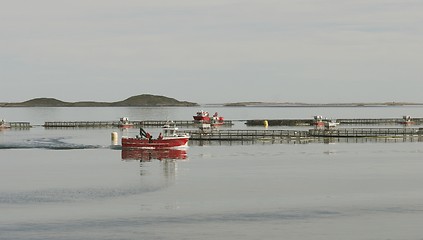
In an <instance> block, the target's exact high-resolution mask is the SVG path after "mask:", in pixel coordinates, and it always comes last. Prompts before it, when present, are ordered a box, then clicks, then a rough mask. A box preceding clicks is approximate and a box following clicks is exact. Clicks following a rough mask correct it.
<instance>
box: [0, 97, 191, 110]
mask: <svg viewBox="0 0 423 240" xmlns="http://www.w3.org/2000/svg"><path fill="white" fill-rule="evenodd" d="M197 105H198V104H197V103H193V102H187V101H178V100H176V99H174V98H169V97H164V96H158V95H150V94H142V95H138V96H133V97H130V98H127V99H125V100H123V101H118V102H94V101H80V102H64V101H61V100H58V99H55V98H35V99H31V100H28V101H25V102H20V103H2V104H0V107H136V106H140V107H145V106H151V107H162V106H197Z"/></svg>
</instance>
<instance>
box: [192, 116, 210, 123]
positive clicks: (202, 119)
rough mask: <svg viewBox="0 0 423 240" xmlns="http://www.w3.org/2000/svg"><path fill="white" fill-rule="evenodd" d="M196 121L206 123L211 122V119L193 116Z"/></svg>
mask: <svg viewBox="0 0 423 240" xmlns="http://www.w3.org/2000/svg"><path fill="white" fill-rule="evenodd" d="M193 117H194V120H195V121H204V122H210V117H205V116H193Z"/></svg>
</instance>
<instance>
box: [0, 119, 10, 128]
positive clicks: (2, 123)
mask: <svg viewBox="0 0 423 240" xmlns="http://www.w3.org/2000/svg"><path fill="white" fill-rule="evenodd" d="M5 128H10V123H7V122H5V121H4V120H3V119H2V120H1V121H0V129H5Z"/></svg>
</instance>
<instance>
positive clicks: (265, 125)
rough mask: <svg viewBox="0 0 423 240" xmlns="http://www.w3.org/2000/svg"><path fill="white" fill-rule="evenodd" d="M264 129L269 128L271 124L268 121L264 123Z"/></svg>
mask: <svg viewBox="0 0 423 240" xmlns="http://www.w3.org/2000/svg"><path fill="white" fill-rule="evenodd" d="M263 124H264V127H265V128H267V127H268V126H269V122H268V121H267V120H264V121H263Z"/></svg>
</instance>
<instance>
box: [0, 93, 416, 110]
mask: <svg viewBox="0 0 423 240" xmlns="http://www.w3.org/2000/svg"><path fill="white" fill-rule="evenodd" d="M203 105H204V106H210V107H211V106H224V107H377V106H423V103H411V102H382V103H377V102H368V103H298V102H283V103H281V102H235V103H216V104H203ZM167 106H175V107H178V106H181V107H190V106H200V104H198V103H194V102H188V101H179V100H176V99H174V98H170V97H165V96H158V95H151V94H142V95H137V96H132V97H129V98H127V99H125V100H122V101H118V102H95V101H80V102H64V101H61V100H58V99H55V98H35V99H31V100H28V101H25V102H17V103H0V107H167Z"/></svg>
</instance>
